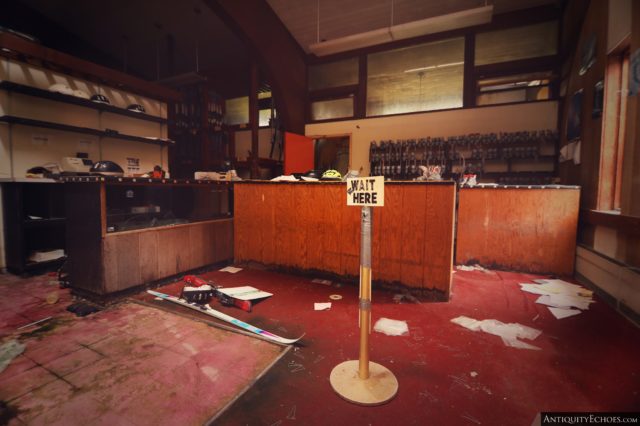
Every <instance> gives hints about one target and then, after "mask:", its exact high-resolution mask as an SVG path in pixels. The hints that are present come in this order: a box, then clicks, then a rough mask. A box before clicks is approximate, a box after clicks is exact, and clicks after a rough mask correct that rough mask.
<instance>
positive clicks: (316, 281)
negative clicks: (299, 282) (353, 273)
mask: <svg viewBox="0 0 640 426" xmlns="http://www.w3.org/2000/svg"><path fill="white" fill-rule="evenodd" d="M311 282H312V283H315V284H322V285H331V280H323V279H321V278H316V279H314V280H311Z"/></svg>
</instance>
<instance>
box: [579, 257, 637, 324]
mask: <svg viewBox="0 0 640 426" xmlns="http://www.w3.org/2000/svg"><path fill="white" fill-rule="evenodd" d="M575 276H576V279H577V280H578V281H580V282H582V283H583V284H585V285H588V286H589V287H592V288H594V289H595V290H596V292H597V293H598V295H599V296H601V297H602V298H603V299H604V300H606V301H607V302H608V303H609V304H611V305H612V306H613V307H614V308H615V309H616V310H618V311H619V312H620V313H622V314H623V315H624V316H626V317H628V318H629V319H630V320H631V321H632V322H634V323H635V324H636V325H638V326H640V287H639V286H638V282H640V274H639V273H638V272H635V271H634V270H632V269H631V268H629V267H627V266H625V265H623V264H620V263H619V262H615V261H612V260H610V259H608V258H607V257H605V256H603V255H601V254H599V253H597V252H595V251H593V250H590V249H588V248H585V247H580V246H578V247H577V249H576V274H575Z"/></svg>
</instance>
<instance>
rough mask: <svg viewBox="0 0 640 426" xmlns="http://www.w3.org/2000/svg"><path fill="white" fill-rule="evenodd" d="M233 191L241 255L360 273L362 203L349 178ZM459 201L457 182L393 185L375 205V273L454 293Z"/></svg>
mask: <svg viewBox="0 0 640 426" xmlns="http://www.w3.org/2000/svg"><path fill="white" fill-rule="evenodd" d="M234 192H235V205H236V209H235V212H234V218H235V219H234V237H235V238H234V244H235V252H234V253H235V260H236V261H237V262H243V261H256V262H260V263H263V264H267V265H277V266H286V267H291V268H295V269H299V270H307V271H323V272H329V273H335V274H339V275H343V276H350V277H355V276H358V274H359V266H360V212H361V209H359V208H357V207H348V206H347V205H346V195H345V190H344V185H339V184H324V183H317V184H316V183H309V184H291V183H264V182H263V183H252V182H243V183H239V184H236V185H235V189H234ZM266 200H274V201H273V202H268V201H266ZM454 200H455V186H454V185H453V183H451V184H416V183H408V184H390V185H387V186H386V187H385V206H384V207H380V208H374V209H373V240H372V241H373V247H372V256H373V259H372V267H373V279H374V280H379V281H383V282H387V283H392V282H395V283H401V284H403V285H406V286H408V287H413V288H416V289H435V290H439V291H440V292H442V293H444V294H445V295H448V293H449V287H450V283H451V265H452V261H453V255H452V247H453V220H454V219H453V218H454ZM266 236H269V238H266ZM271 240H273V241H275V242H274V243H273V246H271V245H269V246H268V247H273V249H272V250H271V249H266V247H267V245H268V244H270V242H269V241H271Z"/></svg>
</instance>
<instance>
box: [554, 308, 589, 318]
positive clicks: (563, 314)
mask: <svg viewBox="0 0 640 426" xmlns="http://www.w3.org/2000/svg"><path fill="white" fill-rule="evenodd" d="M549 310H550V311H551V313H552V314H553V316H554V317H556V318H558V319H562V318H568V317H572V316H574V315H578V314H580V313H582V311H580V310H578V309H563V308H552V307H551V306H549Z"/></svg>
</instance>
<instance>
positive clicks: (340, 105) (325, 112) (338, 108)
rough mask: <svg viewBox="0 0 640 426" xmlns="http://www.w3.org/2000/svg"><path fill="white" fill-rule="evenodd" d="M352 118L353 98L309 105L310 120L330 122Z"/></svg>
mask: <svg viewBox="0 0 640 426" xmlns="http://www.w3.org/2000/svg"><path fill="white" fill-rule="evenodd" d="M347 117H353V97H347V98H342V99H331V100H326V101H324V100H323V101H316V102H312V103H311V119H312V120H314V121H317V120H330V119H333V118H347Z"/></svg>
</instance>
